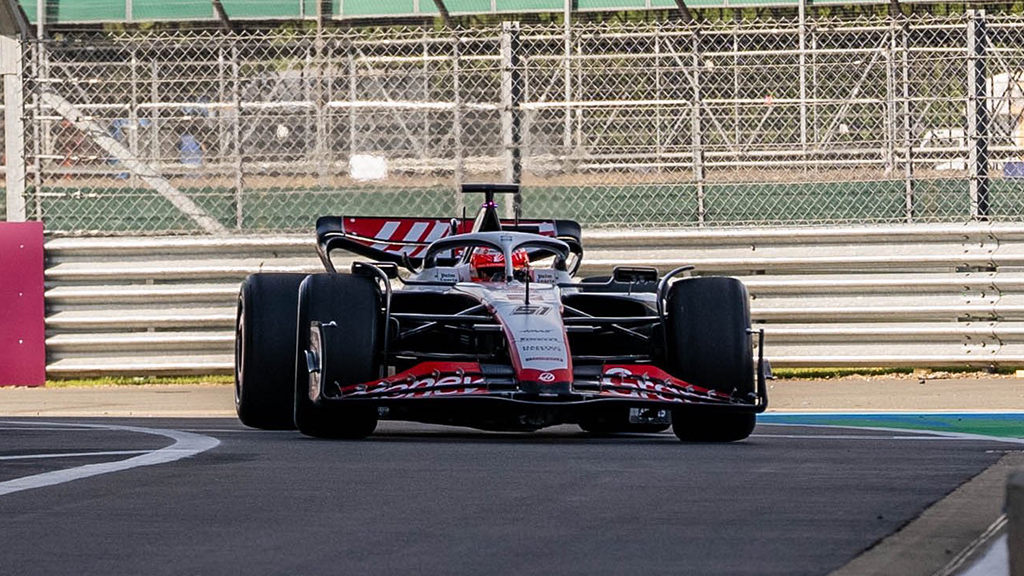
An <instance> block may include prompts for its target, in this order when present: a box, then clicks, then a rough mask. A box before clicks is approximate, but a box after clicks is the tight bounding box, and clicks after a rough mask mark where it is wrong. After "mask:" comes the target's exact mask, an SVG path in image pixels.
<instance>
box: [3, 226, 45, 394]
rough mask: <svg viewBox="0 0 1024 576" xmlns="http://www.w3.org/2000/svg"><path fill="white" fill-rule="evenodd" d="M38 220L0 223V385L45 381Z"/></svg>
mask: <svg viewBox="0 0 1024 576" xmlns="http://www.w3.org/2000/svg"><path fill="white" fill-rule="evenodd" d="M43 321H44V305H43V223H42V222H0V386H12V385H13V386H42V385H43V384H45V383H46V347H45V338H46V329H45V326H44V324H43Z"/></svg>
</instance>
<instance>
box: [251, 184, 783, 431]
mask: <svg viewBox="0 0 1024 576" xmlns="http://www.w3.org/2000/svg"><path fill="white" fill-rule="evenodd" d="M463 191H464V192H482V193H484V194H485V198H486V200H485V202H484V204H483V206H482V207H481V209H480V211H479V213H478V214H477V216H476V218H475V219H474V220H471V221H470V220H467V219H466V218H462V219H458V218H453V219H444V218H370V217H347V216H343V217H332V216H327V217H322V218H320V219H319V220H318V221H317V227H316V228H317V249H318V252H319V255H320V259H321V260H322V261H323V263H324V266H325V267H326V269H327V272H326V273H323V274H312V275H305V274H253V275H251V276H249V277H248V278H246V280H245V282H244V283H243V284H242V289H241V293H240V294H239V298H238V316H237V324H236V332H235V334H236V338H235V406H236V408H237V411H238V417H239V418H240V419H241V421H242V422H243V423H244V424H246V425H247V426H252V427H255V428H264V429H288V428H292V427H297V428H298V429H299V430H300V431H301V432H302V433H303V434H306V435H309V436H314V437H321V438H364V437H366V436H368V435H370V434H371V433H372V432H373V431H374V429H375V428H376V426H377V421H378V419H398V420H412V421H417V422H426V423H436V424H448V425H459V426H470V427H474V428H480V429H485V430H509V431H511V430H520V431H532V430H537V429H540V428H544V427H546V426H552V425H557V424H573V423H574V424H577V425H579V426H580V427H581V428H582V429H583V430H585V431H588V432H591V433H595V434H612V433H620V432H660V431H663V430H666V429H667V428H668V427H669V425H671V426H672V428H673V430H674V432H675V434H676V436H678V437H679V438H680V439H681V440H687V441H717V442H721V441H733V440H741V439H743V438H746V437H747V436H749V435H750V433H751V431H752V430H753V429H754V423H755V414H757V413H760V412H762V411H764V409H765V408H766V407H767V402H768V398H767V392H766V386H765V378H766V377H769V376H768V373H769V368H768V365H767V362H765V361H764V359H763V356H762V355H761V354H760V353H759V355H758V360H757V363H756V364H757V365H756V370H755V362H754V354H753V343H752V336H753V335H754V334H755V333H754V332H753V331H751V329H750V311H749V305H748V301H747V291H746V289H745V287H744V286H743V284H742V283H740V282H739V281H738V280H736V279H735V278H726V277H691V276H690V275H689V271H690V270H691V269H692V267H684V268H679V269H676V270H673V271H671V272H669V273H668V274H665V275H664V276H659V274H658V271H657V270H655V269H653V268H639V267H631V268H624V267H620V268H616V269H615V270H614V271H613V273H612V275H611V276H610V277H608V276H604V277H590V278H583V279H582V280H581V281H574V280H573V276H574V274H575V272H576V271H577V270H578V268H579V265H580V262H581V259H582V255H583V247H582V243H581V239H580V226H579V224H577V223H575V222H572V221H566V220H550V221H538V220H519V219H518V218H516V219H508V220H502V219H501V218H500V217H499V216H498V210H497V204H496V203H495V201H494V197H495V194H496V193H517V192H518V188H517V187H516V186H514V185H497V184H494V185H466V186H465V187H464V188H463ZM336 249H343V250H346V251H349V252H353V253H355V254H357V255H361V256H363V257H366V258H369V259H371V260H372V262H355V263H353V264H352V265H351V272H350V273H345V272H339V271H337V270H336V269H335V265H334V263H333V261H332V259H331V253H332V251H334V250H336ZM393 285H399V286H400V288H395V289H393V288H392V286H393ZM758 334H759V337H760V338H762V339H763V333H758ZM757 349H758V351H760V350H762V349H763V347H762V346H760V345H759V346H758V348H757Z"/></svg>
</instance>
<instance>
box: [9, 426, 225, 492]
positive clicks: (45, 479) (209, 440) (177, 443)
mask: <svg viewBox="0 0 1024 576" xmlns="http://www.w3.org/2000/svg"><path fill="white" fill-rule="evenodd" d="M0 424H8V425H14V424H17V425H27V426H32V425H35V424H38V425H39V426H55V427H57V426H66V427H65V428H61V429H63V430H75V429H76V428H77V429H82V428H85V429H90V430H109V431H112V432H131V433H136V434H149V435H153V436H163V437H165V438H170V439H172V440H174V444H171V445H170V446H166V447H164V448H160V449H157V450H146V451H143V453H141V454H139V455H137V456H134V457H132V458H128V459H127V460H118V461H114V462H102V463H98V464H86V465H84V466H77V467H75V468H68V469H65V470H54V471H52V472H43V473H41V474H35V475H32V476H25V477H22V478H15V479H13V480H7V481H5V482H0V496H5V495H7V494H13V493H14V492H21V491H23V490H31V489H33V488H43V487H46V486H54V485H57V484H63V483H65V482H71V481H74V480H81V479H83V478H90V477H92V476H99V475H101V474H111V473H114V472H123V471H125V470H131V469H132V468H140V467H143V466H155V465H157V464H167V463H169V462H174V461H176V460H181V459H182V458H188V457H190V456H195V455H196V454H200V453H202V452H205V451H207V450H210V449H211V448H214V447H216V446H218V445H219V444H220V440H218V439H216V438H213V437H211V436H204V435H202V434H194V433H191V432H183V431H180V430H167V429H161V428H140V427H136V426H116V425H112V424H80V423H68V424H67V425H65V424H63V423H60V422H14V421H0Z"/></svg>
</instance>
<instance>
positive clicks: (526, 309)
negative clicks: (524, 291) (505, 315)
mask: <svg viewBox="0 0 1024 576" xmlns="http://www.w3.org/2000/svg"><path fill="white" fill-rule="evenodd" d="M548 312H551V306H539V305H535V304H528V305H523V306H516V308H515V310H513V311H512V314H514V315H530V316H544V315H546V314H547V313H548Z"/></svg>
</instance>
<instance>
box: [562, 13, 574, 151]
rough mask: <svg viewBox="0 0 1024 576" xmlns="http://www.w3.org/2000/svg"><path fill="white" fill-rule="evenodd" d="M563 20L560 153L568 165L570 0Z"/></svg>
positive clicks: (570, 47)
mask: <svg viewBox="0 0 1024 576" xmlns="http://www.w3.org/2000/svg"><path fill="white" fill-rule="evenodd" d="M563 19H564V22H563V24H564V26H563V31H562V33H563V34H564V35H565V38H564V40H563V42H562V76H563V82H564V83H565V85H564V86H563V94H564V98H565V118H563V120H562V122H563V131H562V153H563V154H564V156H565V160H564V163H565V164H568V162H569V157H570V156H571V155H572V104H571V102H572V0H565V10H564V14H563Z"/></svg>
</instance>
